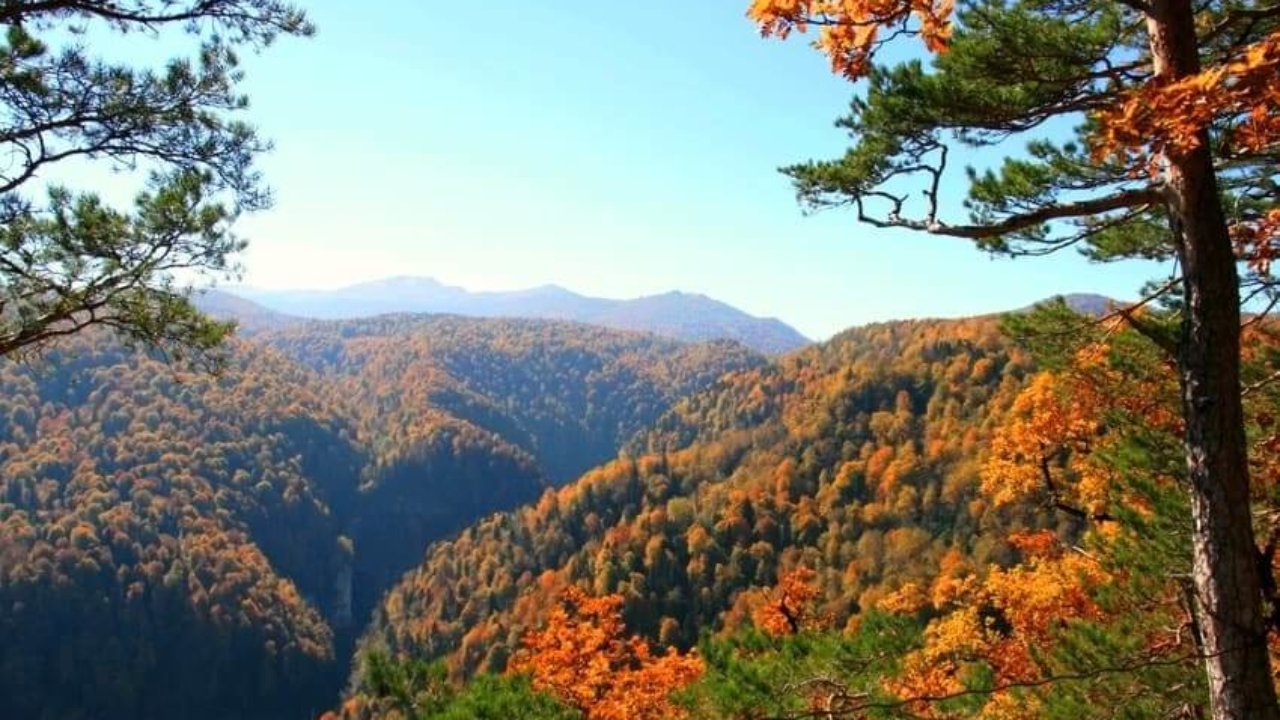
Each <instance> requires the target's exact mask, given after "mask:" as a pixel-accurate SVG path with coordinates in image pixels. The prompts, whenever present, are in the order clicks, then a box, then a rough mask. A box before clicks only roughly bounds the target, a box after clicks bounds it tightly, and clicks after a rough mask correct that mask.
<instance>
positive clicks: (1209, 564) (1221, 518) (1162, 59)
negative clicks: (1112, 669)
mask: <svg viewBox="0 0 1280 720" xmlns="http://www.w3.org/2000/svg"><path fill="white" fill-rule="evenodd" d="M1148 28H1149V31H1150V39H1151V54H1152V58H1153V62H1154V65H1155V72H1156V74H1157V76H1159V77H1161V78H1164V79H1166V80H1171V79H1176V78H1181V77H1186V76H1188V75H1192V74H1195V73H1198V72H1199V71H1200V59H1199V50H1198V41H1197V39H1196V33H1195V25H1194V19H1193V15H1192V9H1191V2H1190V0H1153V1H1152V2H1151V12H1150V15H1149V16H1148ZM1163 160H1164V162H1165V166H1164V181H1165V191H1166V193H1167V197H1168V205H1169V211H1170V216H1171V218H1172V223H1173V231H1174V235H1175V238H1176V241H1177V244H1178V257H1179V260H1180V261H1181V264H1182V273H1183V290H1184V292H1185V294H1186V305H1187V307H1186V318H1185V321H1184V323H1183V330H1182V338H1181V343H1180V348H1179V355H1180V357H1179V359H1178V364H1179V371H1180V382H1181V387H1182V413H1183V419H1184V421H1185V423H1186V437H1185V443H1186V454H1187V475H1188V481H1189V484H1190V490H1191V509H1192V516H1193V517H1192V520H1193V524H1194V527H1193V534H1192V547H1193V554H1194V557H1193V564H1192V575H1193V578H1194V584H1195V590H1196V596H1197V598H1196V599H1197V603H1198V605H1199V612H1200V618H1199V620H1200V624H1201V630H1202V632H1203V637H1204V651H1205V655H1206V658H1205V666H1206V670H1207V673H1208V679H1209V700H1210V703H1211V708H1212V713H1213V717H1214V718H1215V720H1280V710H1278V709H1277V705H1276V693H1275V686H1274V685H1273V684H1272V680H1271V663H1270V657H1269V655H1268V652H1267V644H1266V639H1267V631H1266V625H1265V623H1264V621H1263V612H1262V609H1263V608H1262V584H1261V576H1260V574H1259V568H1258V548H1257V545H1256V543H1255V542H1254V534H1253V523H1252V512H1251V510H1250V505H1249V467H1248V451H1247V445H1246V441H1245V434H1244V410H1243V407H1242V405H1241V400H1240V289H1239V276H1238V274H1237V271H1236V258H1235V253H1234V251H1233V248H1232V244H1231V238H1230V235H1229V233H1228V230H1227V224H1226V218H1225V215H1224V213H1223V210H1222V203H1221V199H1220V196H1219V193H1218V186H1217V178H1216V177H1215V173H1214V169H1213V157H1212V155H1211V152H1210V148H1209V137H1208V134H1207V133H1202V134H1201V137H1200V146H1199V147H1198V148H1197V149H1196V150H1194V151H1192V152H1190V153H1188V154H1186V155H1182V156H1177V157H1167V158H1163Z"/></svg>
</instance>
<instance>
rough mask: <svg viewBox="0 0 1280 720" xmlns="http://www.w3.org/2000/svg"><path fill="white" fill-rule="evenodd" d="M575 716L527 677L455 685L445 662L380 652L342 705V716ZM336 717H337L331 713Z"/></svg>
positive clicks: (477, 719) (420, 719) (473, 719)
mask: <svg viewBox="0 0 1280 720" xmlns="http://www.w3.org/2000/svg"><path fill="white" fill-rule="evenodd" d="M392 715H394V717H397V718H399V719H400V720H511V719H512V718H521V719H522V720H523V719H526V718H527V720H574V719H575V718H578V717H580V716H579V714H578V713H577V712H575V711H573V710H571V709H570V708H567V707H565V706H564V705H562V704H560V703H559V702H557V701H556V700H555V699H554V698H552V697H550V696H548V695H545V694H543V693H539V692H535V691H534V690H533V688H531V687H530V685H529V679H528V678H526V677H512V676H498V675H481V676H479V677H477V678H474V679H472V680H471V681H470V682H468V683H466V684H465V685H463V686H457V685H454V684H451V683H450V682H449V680H448V678H447V671H446V670H445V667H444V664H443V663H440V662H435V663H427V662H423V661H420V660H392V659H390V658H389V657H387V656H386V655H384V654H382V653H370V654H369V655H367V656H365V658H364V659H363V674H362V676H361V677H360V678H359V680H358V685H357V690H356V692H355V693H354V694H353V695H352V697H351V698H350V699H349V700H348V701H347V702H346V703H345V704H344V707H343V714H342V716H341V717H342V718H343V720H378V719H379V718H382V717H391V716H392ZM327 717H333V715H330V716H327Z"/></svg>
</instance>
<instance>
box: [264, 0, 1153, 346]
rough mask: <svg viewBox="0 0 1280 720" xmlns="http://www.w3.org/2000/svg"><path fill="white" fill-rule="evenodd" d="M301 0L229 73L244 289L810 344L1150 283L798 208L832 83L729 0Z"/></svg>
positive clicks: (834, 88) (833, 135)
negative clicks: (253, 158)
mask: <svg viewBox="0 0 1280 720" xmlns="http://www.w3.org/2000/svg"><path fill="white" fill-rule="evenodd" d="M302 4H303V5H304V6H306V7H307V8H308V9H309V11H310V12H311V14H312V17H313V19H314V20H315V22H316V23H317V25H318V26H319V34H318V35H317V37H315V38H314V39H312V40H308V41H298V40H288V41H285V42H282V43H280V44H278V45H276V46H275V47H272V48H270V49H269V50H268V51H267V52H266V53H265V54H263V55H262V56H261V57H255V58H252V59H251V60H250V61H249V62H248V63H247V66H248V71H249V77H248V81H247V84H246V85H247V86H246V90H247V91H248V92H249V93H250V95H251V97H252V101H253V108H252V110H251V113H252V120H253V122H254V123H255V124H257V125H258V126H259V127H260V128H261V129H262V130H263V132H264V133H265V134H266V135H268V136H270V137H272V138H273V139H274V140H275V141H276V144H277V148H276V150H275V152H274V153H272V154H271V155H270V156H269V157H267V158H265V159H264V160H263V163H262V167H263V169H264V170H265V171H266V173H267V177H268V179H269V181H270V183H271V185H272V186H273V187H274V188H275V189H276V192H277V196H278V202H277V205H276V207H275V208H274V209H273V210H271V211H269V212H267V213H264V214H261V215H258V216H255V217H252V218H250V219H248V220H246V221H245V222H244V223H243V225H242V227H241V230H242V232H243V234H244V235H246V236H247V237H248V238H250V240H251V243H252V244H251V248H250V250H249V251H248V253H247V254H246V255H245V257H244V258H243V260H244V264H245V266H246V270H247V274H246V276H245V282H246V283H248V284H252V285H257V286H262V287H272V288H283V287H292V288H298V287H335V286H339V285H344V284H349V283H353V282H359V281H364V280H370V279H375V278H379V277H384V276H389V275H430V276H434V277H436V278H438V279H440V280H443V281H446V282H449V283H453V284H459V285H463V286H465V287H468V288H471V289H510V288H519V287H527V286H533V285H540V284H544V283H557V284H560V285H564V286H566V287H568V288H570V289H573V290H576V291H579V292H582V293H587V294H592V295H601V296H608V297H629V296H636V295H642V294H650V293H656V292H663V291H666V290H671V289H680V290H686V291H691V292H701V293H705V294H708V295H711V296H712V297H715V298H718V299H721V300H724V301H726V302H729V303H732V304H734V305H737V306H739V307H741V308H743V309H745V310H747V311H749V312H751V313H754V314H757V315H766V316H776V317H779V318H781V319H783V320H785V321H787V322H789V323H791V324H793V325H795V326H796V327H797V328H799V329H800V330H801V331H802V332H805V333H806V334H809V335H811V336H814V337H819V338H820V337H826V336H828V335H830V334H832V333H834V332H837V331H839V330H841V329H843V328H845V327H848V326H851V325H855V324H859V323H863V322H867V321H871V320H878V319H890V318H900V317H910V316H926V315H928V316H949V315H964V314H971V313H977V312H986V311H994V310H1001V309H1008V308H1011V307H1017V306H1021V305H1023V304H1026V303H1028V302H1030V301H1032V300H1035V299H1038V298H1042V297H1045V296H1047V295H1050V294H1053V293H1057V292H1066V291H1094V292H1102V293H1107V294H1110V295H1113V296H1120V297H1129V296H1132V295H1133V293H1134V292H1135V290H1136V289H1137V287H1138V286H1139V284H1140V283H1141V281H1142V280H1143V279H1145V278H1146V277H1148V276H1149V275H1150V274H1151V271H1150V268H1143V267H1134V266H1128V267H1099V266H1093V265H1089V264H1087V263H1085V262H1084V261H1083V260H1081V259H1080V258H1078V257H1076V256H1074V255H1070V254H1064V255H1061V256H1058V257H1053V258H1048V259H1024V260H1016V261H1012V260H993V259H991V258H990V257H988V256H987V255H985V254H983V253H980V252H978V251H976V250H975V249H973V247H972V246H970V245H969V244H967V243H966V242H964V241H961V240H952V239H939V238H927V237H918V236H914V235H910V234H898V233H890V232H884V231H877V230H874V229H872V228H869V227H865V226H860V225H858V224H857V223H855V221H854V219H853V217H852V216H850V215H848V214H841V213H838V212H835V213H826V214H823V215H820V216H816V217H807V218H806V217H803V216H802V215H801V213H800V210H799V209H798V207H797V205H796V204H795V202H794V199H793V196H792V191H791V188H790V186H789V184H788V182H787V180H786V178H784V177H783V176H781V175H779V174H778V173H776V172H775V168H777V167H778V166H780V165H783V164H786V163H789V162H793V161H797V160H802V159H806V158H809V157H815V156H823V157H825V156H831V155H835V154H838V153H839V152H841V151H842V150H843V148H844V147H845V145H846V143H845V140H844V137H843V136H842V134H841V133H840V132H839V131H837V130H835V129H834V128H833V127H832V125H831V123H832V121H833V120H834V118H835V117H836V116H837V115H839V114H840V113H841V112H842V111H843V110H844V109H845V108H846V107H847V103H848V99H849V97H850V96H851V94H852V92H853V91H854V88H853V87H852V86H850V85H849V84H847V83H845V82H844V81H842V80H839V79H837V78H834V77H832V76H830V75H829V73H828V72H827V69H826V63H825V61H824V60H823V59H822V58H821V57H819V56H818V55H816V54H815V53H813V52H812V51H811V50H810V49H809V48H808V47H807V46H806V45H805V44H804V43H803V42H797V41H792V42H790V43H787V44H781V43H777V42H773V41H765V40H762V39H760V38H759V37H758V36H757V35H756V34H755V32H754V30H753V28H752V26H751V25H750V23H749V22H748V21H747V20H746V19H745V18H744V16H743V12H744V8H745V6H746V0H699V1H698V2H689V0H650V1H649V2H644V3H632V2H626V3H622V2H583V1H582V0H558V1H556V2H530V1H529V0H491V1H490V2H486V3H479V4H475V5H474V6H473V5H470V4H466V3H463V4H456V3H455V4H448V5H442V4H441V3H433V2H423V1H422V0H379V1H378V2H352V1H351V0H315V1H314V2H303V3H302ZM955 180H956V182H955V184H954V185H953V187H952V188H951V190H952V195H953V196H955V197H956V198H957V199H958V198H959V196H960V195H961V194H962V193H963V191H964V187H963V178H962V176H960V175H959V173H957V176H956V177H955Z"/></svg>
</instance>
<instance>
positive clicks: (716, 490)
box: [363, 319, 1055, 672]
mask: <svg viewBox="0 0 1280 720" xmlns="http://www.w3.org/2000/svg"><path fill="white" fill-rule="evenodd" d="M1030 371H1031V363H1030V361H1029V359H1028V358H1027V357H1026V356H1025V355H1024V354H1023V353H1021V352H1020V351H1018V350H1017V349H1016V348H1015V347H1014V345H1013V344H1012V343H1010V342H1009V341H1008V340H1007V339H1006V338H1004V337H1003V336H1002V335H1001V334H1000V331H999V328H998V323H997V321H996V320H995V319H974V320H964V321H917V322H903V323H890V324H881V325H873V326H868V327H865V328H859V329H856V330H852V331H849V332H847V333H845V334H843V335H840V336H838V337H836V338H835V339H833V340H832V341H830V342H829V343H826V344H824V345H822V346H820V347H815V348H812V349H809V350H806V351H804V352H802V353H799V354H796V355H794V356H791V357H788V358H785V359H783V360H782V361H780V362H779V363H778V364H777V365H773V366H769V367H765V368H758V369H754V370H749V371H744V372H739V373H735V374H733V375H732V376H730V377H728V378H726V379H725V380H724V381H722V382H721V383H719V384H718V385H717V386H716V387H715V388H714V389H711V390H708V391H705V392H702V393H699V394H697V395H694V396H693V397H691V398H689V399H687V400H685V401H682V402H680V403H677V405H676V407H675V408H674V409H673V410H672V411H671V412H670V413H668V414H667V415H666V416H664V418H662V419H661V420H660V421H659V422H658V423H657V424H656V426H655V428H654V429H653V430H652V431H651V432H649V433H647V434H646V435H645V436H643V437H641V438H640V439H638V440H637V441H636V442H635V443H633V445H632V447H631V452H630V455H629V456H628V457H624V458H622V459H619V460H617V461H615V462H612V463H609V464H607V465H604V466H602V467H600V468H598V469H596V470H593V471H591V472H589V473H587V474H586V475H585V476H583V477H582V478H581V479H580V480H578V481H577V482H575V483H573V484H572V485H569V486H566V487H564V488H562V489H560V490H555V491H549V492H547V493H545V494H544V495H543V496H542V498H541V499H540V500H539V501H538V503H537V504H536V505H533V506H530V507H526V508H523V509H521V510H519V511H516V512H513V513H505V514H501V515H497V516H494V517H492V518H488V519H486V520H484V521H482V522H480V523H479V524H477V525H475V526H473V527H471V528H469V529H467V530H466V531H464V532H463V533H462V534H461V535H460V536H458V537H457V538H455V539H453V540H450V541H448V542H443V543H439V544H437V545H436V546H434V547H433V548H432V550H431V552H430V553H429V554H428V555H427V557H426V559H425V561H424V562H423V564H422V566H421V567H420V568H419V569H418V570H416V571H415V572H413V573H411V574H409V575H407V576H406V577H405V579H404V580H403V581H402V583H401V584H400V585H398V586H397V587H395V588H393V589H392V590H391V592H390V593H388V595H387V597H386V598H385V600H384V601H383V603H382V606H381V608H380V610H379V612H378V614H377V617H376V620H375V625H374V627H373V628H372V629H371V631H370V633H369V634H368V635H367V637H366V638H365V639H364V641H363V642H364V646H365V648H366V651H367V652H374V651H378V652H382V651H389V652H391V653H393V654H397V653H398V654H404V655H408V656H412V657H419V658H430V657H448V658H449V661H450V662H451V664H452V667H453V668H454V670H455V671H464V672H470V671H474V670H484V669H501V668H503V667H505V666H506V663H507V661H508V659H509V658H510V654H511V652H512V651H513V649H514V648H515V647H516V646H517V644H518V640H519V638H520V637H521V636H522V635H523V634H524V632H525V631H526V630H528V629H529V628H530V627H532V626H533V625H534V624H535V623H536V622H537V621H538V619H539V618H540V617H541V616H542V614H543V613H544V612H545V610H546V608H549V607H553V606H554V605H555V603H554V602H553V599H554V597H555V596H556V595H557V594H558V593H559V591H560V590H561V589H562V588H564V587H565V586H567V585H571V584H578V585H582V586H585V587H586V588H588V589H590V590H591V591H592V592H593V593H595V594H614V593H616V594H618V595H621V596H622V597H623V598H624V599H625V606H624V610H625V615H626V618H627V620H628V622H629V624H630V625H631V626H632V627H634V628H636V629H637V630H638V631H640V632H642V633H643V634H645V635H647V636H648V637H650V638H652V639H654V640H657V641H659V642H661V643H662V644H672V645H676V646H683V647H688V646H689V645H691V644H692V643H694V642H695V641H696V640H697V638H698V635H699V633H700V632H701V631H703V630H705V629H708V628H734V627H738V626H741V625H742V624H743V623H744V622H745V620H746V619H747V618H749V617H750V616H751V614H752V612H753V611H754V610H755V609H756V608H757V607H758V606H759V605H760V603H761V602H762V601H763V598H764V593H765V591H766V590H767V589H769V588H772V587H773V586H774V585H775V584H776V583H777V581H778V578H779V576H780V574H781V573H782V572H783V571H785V570H786V569H788V568H792V567H796V566H798V565H805V566H808V567H812V568H814V569H815V571H816V577H815V582H816V583H817V585H818V586H819V588H820V589H821V590H822V591H823V592H824V593H825V594H826V596H827V597H828V598H829V599H830V602H829V603H828V608H827V609H828V610H829V611H830V612H831V613H832V618H833V621H834V622H836V623H837V625H840V624H843V623H845V622H846V621H850V620H851V619H853V618H856V617H857V616H858V612H859V610H861V609H862V608H867V607H872V606H874V605H876V604H877V603H878V602H879V601H880V600H881V599H883V598H885V597H887V596H890V595H891V594H893V593H894V592H895V591H898V590H900V589H901V588H903V587H906V586H908V585H909V584H911V583H926V582H928V581H930V580H931V579H932V578H933V577H935V576H936V575H938V574H939V573H940V572H949V571H953V570H955V569H956V568H957V567H960V566H969V565H984V564H988V563H995V564H1001V563H1006V562H1008V561H1010V560H1012V559H1013V558H1014V557H1015V556H1016V552H1015V549H1014V548H1013V547H1012V546H1011V545H1010V544H1009V543H1008V540H1007V536H1008V531H1009V529H1011V528H1019V527H1039V526H1040V525H1042V524H1046V523H1052V522H1055V520H1054V519H1053V518H1052V517H1050V516H1048V515H1047V514H1046V513H1043V512H1040V511H1038V510H1037V509H1035V508H1032V509H1026V508H1006V509H997V508H996V507H994V506H993V505H992V504H991V503H989V502H985V501H984V500H983V499H982V498H980V497H979V496H978V493H977V487H978V469H979V467H980V466H981V462H982V458H983V456H984V454H985V452H986V449H985V448H986V443H987V441H988V440H989V438H990V437H991V433H992V432H993V430H994V428H995V427H997V426H998V424H999V423H1000V421H1001V418H1002V417H1003V416H1004V415H1005V414H1006V413H1007V412H1008V409H1009V408H1010V406H1011V405H1012V403H1013V401H1014V398H1015V397H1016V396H1017V394H1018V391H1019V390H1020V389H1021V388H1022V387H1023V385H1024V384H1025V382H1026V380H1027V377H1028V375H1029V373H1030Z"/></svg>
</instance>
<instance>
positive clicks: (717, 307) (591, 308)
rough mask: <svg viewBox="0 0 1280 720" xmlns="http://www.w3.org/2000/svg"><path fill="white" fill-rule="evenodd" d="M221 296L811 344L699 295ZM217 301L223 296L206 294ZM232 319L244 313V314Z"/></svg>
mask: <svg viewBox="0 0 1280 720" xmlns="http://www.w3.org/2000/svg"><path fill="white" fill-rule="evenodd" d="M225 292H226V293H230V294H231V295H233V296H236V297H238V298H241V299H244V300H250V301H253V302H255V303H258V304H259V305H261V306H263V307H264V308H267V309H269V310H272V311H275V312H277V313H283V314H285V315H292V316H297V317H303V318H319V319H352V318H361V317H370V316H375V315H385V314H389V313H436V314H451V315H465V316H472V317H506V318H511V317H523V318H544V319H550V320H570V321H574V322H581V323H588V324H591V325H599V326H602V327H608V328H613V329H616V330H632V331H639V332H649V333H653V334H655V335H661V336H664V337H669V338H674V339H676V340H685V341H690V342H703V341H708V340H735V341H737V342H740V343H742V344H743V345H746V346H747V347H749V348H751V349H753V350H756V351H758V352H763V353H767V354H771V355H777V354H782V353H786V352H790V351H792V350H796V349H799V348H801V347H804V346H806V345H808V344H810V340H809V339H808V338H806V337H805V336H804V335H802V334H800V332H798V331H797V330H796V329H795V328H793V327H791V326H789V325H787V324H786V323H784V322H782V321H781V320H777V319H775V318H760V317H755V316H753V315H750V314H748V313H746V312H743V311H742V310H739V309H737V308H735V307H733V306H731V305H728V304H726V303H723V302H720V301H718V300H715V299H712V298H710V297H707V296H706V295H701V294H697V293H685V292H669V293H663V294H660V295H650V296H646V297H640V298H634V299H630V300H615V299H609V298H598V297H589V296H586V295H580V294H578V293H575V292H573V291H571V290H566V289H565V288H562V287H559V286H557V285H543V286H540V287H536V288H530V289H527V290H515V291H504V292H472V291H469V290H466V289H464V288H461V287H457V286H454V285H446V284H444V283H441V282H440V281H438V280H435V279H433V278H429V277H394V278H387V279H384V280H376V281H373V282H367V283H360V284H357V285H350V286H348V287H343V288H338V289H335V290H266V289H260V288H253V287H248V286H235V287H229V288H225ZM216 294H221V293H217V292H216V291H215V292H214V293H211V295H216ZM236 314H237V315H240V314H243V310H242V309H241V310H239V311H237V313H236Z"/></svg>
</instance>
